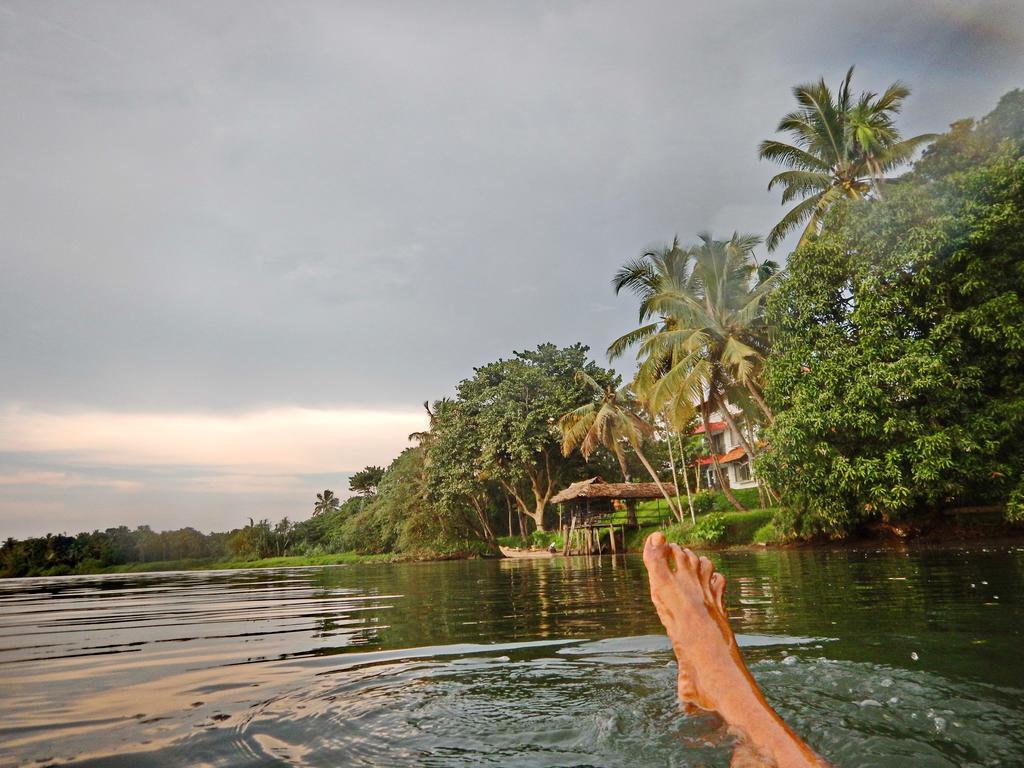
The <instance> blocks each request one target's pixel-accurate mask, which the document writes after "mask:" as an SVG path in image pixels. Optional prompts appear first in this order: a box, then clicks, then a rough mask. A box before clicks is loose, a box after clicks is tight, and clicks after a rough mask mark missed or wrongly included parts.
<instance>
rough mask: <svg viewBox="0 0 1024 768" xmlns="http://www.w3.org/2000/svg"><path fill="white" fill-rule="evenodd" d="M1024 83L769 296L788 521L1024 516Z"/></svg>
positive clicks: (868, 206) (766, 461) (808, 256)
mask: <svg viewBox="0 0 1024 768" xmlns="http://www.w3.org/2000/svg"><path fill="white" fill-rule="evenodd" d="M1021 115H1024V93H1022V92H1020V91H1015V92H1013V93H1011V94H1008V95H1007V96H1006V97H1004V99H1003V100H1002V101H1001V102H1000V104H999V107H998V108H997V109H996V110H995V112H993V113H992V114H991V115H989V116H988V117H986V118H985V119H984V120H982V121H980V123H979V124H978V125H975V124H974V123H973V121H966V122H961V123H957V124H954V126H953V129H952V130H951V131H950V132H949V133H947V134H946V135H944V136H942V137H941V138H939V139H938V140H937V141H936V142H935V144H934V145H933V147H931V148H929V150H928V151H927V152H926V153H925V154H924V156H923V157H922V159H921V160H920V161H919V162H918V163H917V164H916V166H915V168H914V170H913V171H912V172H911V173H908V174H906V175H905V176H904V177H902V178H901V179H900V181H899V183H898V184H893V185H892V187H891V190H890V191H889V192H888V193H887V194H886V197H885V199H884V200H876V201H872V202H870V203H868V202H848V203H845V204H843V205H842V206H841V207H840V208H839V209H837V210H836V211H835V213H834V217H835V218H834V223H830V224H829V226H828V227H827V228H826V230H825V231H824V232H823V233H822V235H821V237H820V238H818V239H816V240H815V241H813V242H809V243H807V244H805V245H804V246H802V247H800V248H798V249H797V250H796V251H795V252H794V254H793V256H792V257H791V259H790V263H789V268H788V276H787V277H786V279H785V280H784V282H783V284H782V286H781V287H780V289H779V291H778V293H777V294H776V295H775V296H774V297H773V298H772V300H771V302H770V313H771V316H772V318H773V321H774V323H775V324H776V326H777V328H778V333H777V336H776V355H775V356H773V358H772V360H771V361H770V363H769V366H768V372H767V373H768V383H769V388H768V393H769V396H770V397H771V399H772V401H773V402H775V403H778V404H780V405H784V406H785V407H784V408H783V409H780V412H779V416H778V418H777V419H776V421H775V423H774V425H773V426H771V427H770V428H769V430H768V434H767V437H768V441H767V442H768V446H769V447H768V449H767V450H766V452H765V454H764V455H763V456H762V457H761V459H760V461H759V463H758V472H759V473H761V474H763V475H765V476H767V477H769V478H770V479H772V480H773V482H774V483H775V484H777V485H778V486H779V487H780V488H781V489H782V490H783V492H784V496H785V498H786V502H787V503H786V508H787V516H786V518H785V519H784V520H782V521H780V522H781V523H783V524H784V525H785V526H786V527H788V528H790V529H792V530H795V531H796V532H798V533H801V534H815V533H825V534H828V535H833V536H842V535H844V534H846V533H847V532H849V531H850V530H852V529H854V528H856V527H857V526H859V525H861V524H863V523H865V522H868V521H871V522H873V523H878V524H883V525H885V524H889V525H894V524H896V523H897V521H899V520H900V518H903V517H905V516H907V515H912V514H913V513H915V512H919V511H922V510H934V509H937V508H942V507H957V506H979V505H989V504H991V505H998V506H1004V507H1005V508H1006V510H1007V512H1008V514H1009V516H1011V517H1020V518H1024V469H1022V468H1024V448H1022V446H1024V119H1022V118H1021Z"/></svg>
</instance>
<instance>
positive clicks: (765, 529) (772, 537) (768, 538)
mask: <svg viewBox="0 0 1024 768" xmlns="http://www.w3.org/2000/svg"><path fill="white" fill-rule="evenodd" d="M778 540H779V532H778V531H776V530H775V525H774V524H773V523H765V524H764V525H762V526H761V527H760V528H758V529H757V530H756V531H754V543H755V544H772V543H774V542H776V541H778Z"/></svg>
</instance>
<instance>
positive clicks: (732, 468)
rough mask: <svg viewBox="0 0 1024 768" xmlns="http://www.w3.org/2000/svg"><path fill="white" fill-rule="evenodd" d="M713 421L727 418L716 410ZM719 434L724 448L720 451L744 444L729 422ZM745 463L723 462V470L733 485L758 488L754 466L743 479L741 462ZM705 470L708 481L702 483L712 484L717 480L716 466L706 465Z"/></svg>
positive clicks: (726, 451) (735, 486) (705, 478)
mask: <svg viewBox="0 0 1024 768" xmlns="http://www.w3.org/2000/svg"><path fill="white" fill-rule="evenodd" d="M734 419H735V415H734ZM711 421H713V422H714V421H725V419H723V418H722V414H721V413H719V412H717V411H716V412H715V413H714V414H712V416H711ZM718 434H720V435H721V439H722V450H721V451H720V453H728V452H729V451H731V450H732V449H733V448H736V447H738V446H742V445H743V443H742V441H741V440H740V438H739V435H738V434H736V431H735V430H733V428H732V427H730V426H728V424H726V428H725V430H723V431H722V432H720V433H718ZM744 463H746V462H741V461H731V462H729V463H728V464H723V465H722V472H723V474H728V477H729V485H731V486H732V487H733V488H756V487H757V478H756V477H755V476H754V468H753V467H750V469H749V472H748V473H747V474H748V475H749V476H748V477H747V478H745V479H742V469H741V464H744ZM703 470H704V480H705V481H706V482H704V483H702V484H703V485H710V484H712V483H714V481H715V468H714V466H712V465H708V466H706V467H703Z"/></svg>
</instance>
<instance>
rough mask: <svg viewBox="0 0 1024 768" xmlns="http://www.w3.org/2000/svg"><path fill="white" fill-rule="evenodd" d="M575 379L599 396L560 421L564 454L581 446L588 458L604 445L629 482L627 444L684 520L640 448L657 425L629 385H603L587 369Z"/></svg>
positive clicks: (578, 373) (666, 499)
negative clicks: (646, 416) (641, 411)
mask: <svg viewBox="0 0 1024 768" xmlns="http://www.w3.org/2000/svg"><path fill="white" fill-rule="evenodd" d="M576 381H577V383H579V384H586V385H587V386H589V387H590V388H591V389H592V390H594V394H595V396H596V399H595V400H593V401H591V402H589V403H587V404H586V405H581V406H580V407H579V408H576V409H574V410H572V411H569V413H567V414H565V415H564V416H563V417H562V418H560V419H559V420H558V428H559V430H560V431H561V433H562V455H564V456H568V455H569V454H571V453H572V452H573V451H574V450H576V449H577V448H579V451H580V453H582V454H583V458H584V459H589V458H590V456H591V454H592V453H593V452H594V451H596V450H597V449H598V448H599V447H600V446H604V447H605V448H607V449H608V450H609V451H611V452H612V454H613V455H614V456H615V459H616V460H617V461H618V462H619V468H620V469H621V470H622V476H623V479H624V480H625V481H626V482H627V483H628V482H630V481H631V477H630V474H629V468H628V466H627V464H626V454H625V450H624V446H625V445H626V444H628V445H629V446H631V447H632V448H633V451H634V452H635V453H636V455H637V458H638V459H640V463H641V464H643V465H644V469H646V470H647V472H648V474H650V476H651V479H652V480H654V482H655V483H657V485H658V488H659V490H661V495H662V496H664V497H665V501H666V502H668V507H669V509H670V510H672V513H673V514H674V515H675V516H676V518H677V519H680V520H681V519H682V513H681V512H680V511H679V510H678V509H677V507H676V505H675V503H673V501H672V499H671V497H670V496H669V495H668V492H667V491H666V490H665V486H664V485H662V483H661V479H660V478H659V477H658V473H657V472H655V471H654V467H653V466H651V462H650V461H649V460H648V458H647V456H646V455H645V454H644V452H643V449H642V448H641V444H642V443H643V441H644V438H646V437H649V436H650V435H651V434H652V433H653V432H654V427H652V426H651V425H650V424H649V423H648V422H646V421H644V419H642V418H640V416H638V415H637V413H636V411H635V404H634V399H633V394H632V392H631V390H630V388H629V386H628V385H626V386H623V387H620V388H619V389H616V388H615V387H614V386H612V385H609V386H607V387H602V386H601V385H600V384H598V383H597V382H596V381H595V380H594V379H593V377H591V376H590V375H589V374H587V373H586V371H576Z"/></svg>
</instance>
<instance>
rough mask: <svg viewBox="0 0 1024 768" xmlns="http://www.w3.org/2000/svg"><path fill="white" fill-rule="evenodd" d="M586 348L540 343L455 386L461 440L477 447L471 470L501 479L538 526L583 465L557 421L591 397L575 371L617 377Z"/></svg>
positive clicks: (541, 526)
mask: <svg viewBox="0 0 1024 768" xmlns="http://www.w3.org/2000/svg"><path fill="white" fill-rule="evenodd" d="M587 352H588V348H587V347H585V346H583V345H582V344H574V345H572V346H570V347H563V348H559V347H556V346H555V345H554V344H541V345H540V346H538V347H537V348H536V349H534V350H528V351H524V352H516V353H515V354H514V355H513V356H512V357H511V358H509V359H503V360H498V361H495V362H493V363H489V364H487V365H484V366H481V367H480V368H477V369H476V370H475V371H474V374H473V376H472V377H470V378H468V379H466V380H464V381H463V382H461V383H460V384H459V387H458V390H457V397H456V403H457V405H458V410H457V413H458V417H459V422H458V425H459V430H460V431H461V435H462V437H461V439H462V440H464V441H465V443H466V444H467V445H473V446H476V448H475V455H474V459H473V462H474V464H473V468H474V470H473V471H474V473H475V474H476V475H477V476H478V477H480V478H481V479H482V478H484V477H486V479H487V481H488V482H493V483H497V484H498V485H499V486H500V487H501V488H502V489H503V490H504V491H505V492H506V493H507V494H508V495H509V496H510V497H512V499H513V500H514V501H515V504H516V506H517V508H518V509H519V510H520V511H521V512H522V513H523V514H524V515H525V516H526V517H528V518H530V519H532V520H533V521H534V524H535V525H536V527H537V528H538V529H539V530H544V529H545V526H546V520H545V512H546V510H547V508H548V501H549V500H550V499H551V497H552V496H554V494H555V493H556V492H557V491H558V489H559V488H561V487H563V486H564V485H566V484H568V483H569V482H572V481H574V480H577V479H579V476H580V475H581V474H582V472H583V471H584V470H583V466H582V462H580V461H579V460H578V459H576V460H573V459H571V458H565V457H563V456H562V453H561V446H560V442H561V441H560V437H559V434H558V428H557V426H556V421H557V420H558V419H559V418H560V417H561V416H562V415H564V414H565V413H568V412H569V411H571V410H573V409H574V408H577V407H578V406H580V405H583V404H585V403H587V402H589V400H590V399H591V393H590V390H589V388H588V387H587V386H586V385H585V384H581V383H579V382H577V380H576V371H577V370H580V369H582V370H584V371H586V372H587V374H588V375H589V376H590V377H592V378H593V379H594V380H595V381H597V382H598V383H600V384H602V385H604V384H608V383H611V382H612V381H613V380H614V373H613V372H612V371H608V370H605V369H602V368H600V367H599V366H598V365H597V364H595V363H594V362H593V361H591V360H588V358H587Z"/></svg>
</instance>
